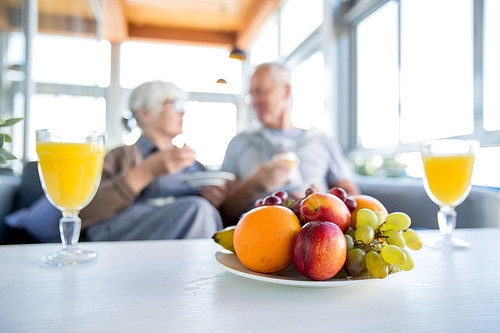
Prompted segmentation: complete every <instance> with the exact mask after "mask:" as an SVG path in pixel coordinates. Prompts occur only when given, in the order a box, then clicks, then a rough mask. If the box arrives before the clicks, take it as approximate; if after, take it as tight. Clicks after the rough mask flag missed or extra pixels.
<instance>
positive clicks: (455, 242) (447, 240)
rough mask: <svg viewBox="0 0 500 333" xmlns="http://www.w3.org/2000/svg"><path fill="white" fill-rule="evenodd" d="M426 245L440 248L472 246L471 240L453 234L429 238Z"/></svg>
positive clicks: (451, 248)
mask: <svg viewBox="0 0 500 333" xmlns="http://www.w3.org/2000/svg"><path fill="white" fill-rule="evenodd" d="M425 245H427V246H428V247H432V248H435V249H439V250H454V249H467V248H470V246H471V244H470V243H469V242H467V241H464V240H461V239H459V238H456V237H452V236H438V237H434V238H429V239H427V240H426V241H425Z"/></svg>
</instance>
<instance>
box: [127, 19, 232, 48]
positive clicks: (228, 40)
mask: <svg viewBox="0 0 500 333" xmlns="http://www.w3.org/2000/svg"><path fill="white" fill-rule="evenodd" d="M128 34H129V39H135V40H151V41H154V40H160V41H162V42H171V43H182V44H195V45H206V46H218V47H225V48H228V49H230V48H232V47H233V45H234V43H235V40H236V34H235V33H234V32H218V31H205V30H188V29H176V28H162V27H153V26H137V25H133V24H130V25H129V27H128Z"/></svg>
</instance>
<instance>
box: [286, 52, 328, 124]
mask: <svg viewBox="0 0 500 333" xmlns="http://www.w3.org/2000/svg"><path fill="white" fill-rule="evenodd" d="M324 86H325V69H324V56H323V53H322V52H316V53H314V54H313V55H312V56H311V57H310V58H309V59H307V60H306V61H304V62H302V63H301V64H300V65H298V66H297V67H295V68H294V69H293V71H292V124H293V125H294V126H295V127H299V128H303V129H309V128H311V127H316V128H320V129H323V130H325V131H327V127H328V125H329V124H328V122H327V121H326V119H325V105H324V101H325V98H324V93H325V92H324Z"/></svg>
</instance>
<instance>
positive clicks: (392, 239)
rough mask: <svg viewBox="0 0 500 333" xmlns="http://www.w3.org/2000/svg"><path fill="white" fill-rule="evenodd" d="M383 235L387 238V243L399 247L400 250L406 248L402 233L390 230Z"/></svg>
mask: <svg viewBox="0 0 500 333" xmlns="http://www.w3.org/2000/svg"><path fill="white" fill-rule="evenodd" d="M383 235H384V236H387V243H389V244H391V245H396V246H399V247H400V248H403V247H405V239H404V238H403V235H402V234H401V232H399V231H397V230H394V229H389V230H385V231H384V232H383Z"/></svg>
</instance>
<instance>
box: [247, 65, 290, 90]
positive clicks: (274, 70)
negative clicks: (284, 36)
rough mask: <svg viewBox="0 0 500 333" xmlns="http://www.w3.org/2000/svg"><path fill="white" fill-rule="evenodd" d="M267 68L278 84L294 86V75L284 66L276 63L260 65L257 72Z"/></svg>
mask: <svg viewBox="0 0 500 333" xmlns="http://www.w3.org/2000/svg"><path fill="white" fill-rule="evenodd" d="M264 68H267V69H268V70H269V74H271V77H272V78H273V79H274V80H275V81H276V82H277V83H278V84H287V85H289V86H292V74H291V73H290V71H289V70H288V69H287V68H286V67H285V66H283V65H280V64H278V63H276V62H266V63H263V64H260V65H259V66H257V68H255V71H257V70H259V69H264Z"/></svg>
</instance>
